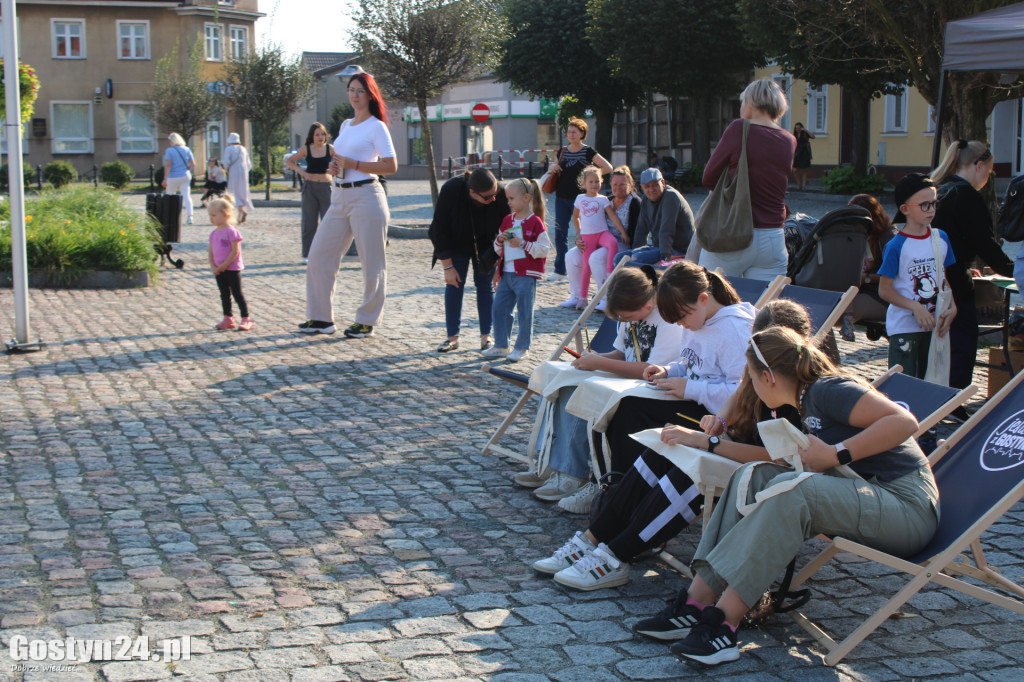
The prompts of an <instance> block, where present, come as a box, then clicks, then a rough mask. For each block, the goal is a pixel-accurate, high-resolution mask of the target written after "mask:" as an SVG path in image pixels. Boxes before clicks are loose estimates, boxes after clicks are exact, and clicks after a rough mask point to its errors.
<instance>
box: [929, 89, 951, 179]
mask: <svg viewBox="0 0 1024 682" xmlns="http://www.w3.org/2000/svg"><path fill="white" fill-rule="evenodd" d="M946 78H947V72H946V70H945V69H942V70H941V71H939V99H938V100H936V103H937V106H936V107H935V138H934V139H933V140H932V165H931V166H929V168H938V167H939V152H940V151H941V150H942V126H943V124H944V123H945V122H946V121H945V119H946V110H945V107H943V106H942V104H943V100H944V98H945V95H946Z"/></svg>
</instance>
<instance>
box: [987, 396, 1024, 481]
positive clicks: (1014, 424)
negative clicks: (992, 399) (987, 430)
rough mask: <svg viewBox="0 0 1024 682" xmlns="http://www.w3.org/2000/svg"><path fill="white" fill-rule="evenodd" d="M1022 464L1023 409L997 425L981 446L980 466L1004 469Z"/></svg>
mask: <svg viewBox="0 0 1024 682" xmlns="http://www.w3.org/2000/svg"><path fill="white" fill-rule="evenodd" d="M1021 464H1024V410H1021V411H1020V412H1018V413H1016V414H1014V415H1012V416H1010V417H1009V418H1008V419H1006V420H1004V421H1003V423H1002V424H1000V425H999V426H997V427H996V428H995V430H994V431H993V432H992V435H991V436H989V437H988V440H986V441H985V444H984V445H983V446H982V447H981V468H982V469H985V470H986V471H1004V470H1006V469H1012V468H1013V467H1016V466H1020V465H1021Z"/></svg>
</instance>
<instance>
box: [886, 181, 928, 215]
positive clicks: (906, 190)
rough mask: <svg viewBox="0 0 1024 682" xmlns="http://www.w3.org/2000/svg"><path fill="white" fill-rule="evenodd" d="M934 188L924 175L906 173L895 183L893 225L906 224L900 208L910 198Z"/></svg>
mask: <svg viewBox="0 0 1024 682" xmlns="http://www.w3.org/2000/svg"><path fill="white" fill-rule="evenodd" d="M929 187H935V183H934V182H933V181H932V179H931V178H929V177H928V176H927V175H925V174H924V173H907V174H906V175H904V176H903V177H902V178H901V179H900V181H899V182H897V183H896V191H895V195H896V213H895V215H894V216H893V219H892V221H893V222H894V223H905V222H907V216H905V215H903V211H901V210H900V206H902V205H903V204H905V203H907V200H908V199H910V197H912V196H914V195H915V194H917V193H918V192H920V191H921V190H923V189H927V188H929Z"/></svg>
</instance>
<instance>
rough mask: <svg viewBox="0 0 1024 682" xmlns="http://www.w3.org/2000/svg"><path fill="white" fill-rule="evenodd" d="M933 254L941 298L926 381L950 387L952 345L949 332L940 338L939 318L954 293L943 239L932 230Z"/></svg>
mask: <svg viewBox="0 0 1024 682" xmlns="http://www.w3.org/2000/svg"><path fill="white" fill-rule="evenodd" d="M931 242H932V253H933V254H934V256H935V270H936V272H938V273H939V275H940V276H939V279H940V281H939V297H938V300H937V301H936V303H935V329H933V330H932V339H931V345H930V346H929V347H928V367H927V368H926V369H925V372H924V380H925V381H930V382H931V383H933V384H938V385H939V386H949V368H950V357H951V355H952V352H953V350H952V345H951V344H950V341H949V332H948V331H947V332H946V335H945V336H939V317H940V316H941V315H942V314H943V313H945V312H946V310H947V309H948V308H949V306H950V305H951V304H952V303H953V292H952V290H950V288H949V286H948V285H947V284H946V278H945V276H944V275H943V269H942V238H941V237H939V231H938V230H936V229H934V228H933V229H932V236H931Z"/></svg>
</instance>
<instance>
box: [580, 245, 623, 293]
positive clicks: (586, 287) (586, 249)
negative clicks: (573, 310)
mask: <svg viewBox="0 0 1024 682" xmlns="http://www.w3.org/2000/svg"><path fill="white" fill-rule="evenodd" d="M581 237H582V239H583V275H582V277H581V279H580V298H587V296H589V295H590V254H592V253H594V252H595V251H597V250H598V249H599V248H601V247H602V246H603V247H605V248H606V249H608V266H607V270H606V271H605V272H611V271H612V268H614V267H615V256H616V254H618V252H619V242H618V241H616V239H615V235H613V234H612V233H611V232H609V231H608V230H604V231H603V232H598V233H597V234H585V235H581ZM602 279H603V278H602Z"/></svg>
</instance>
